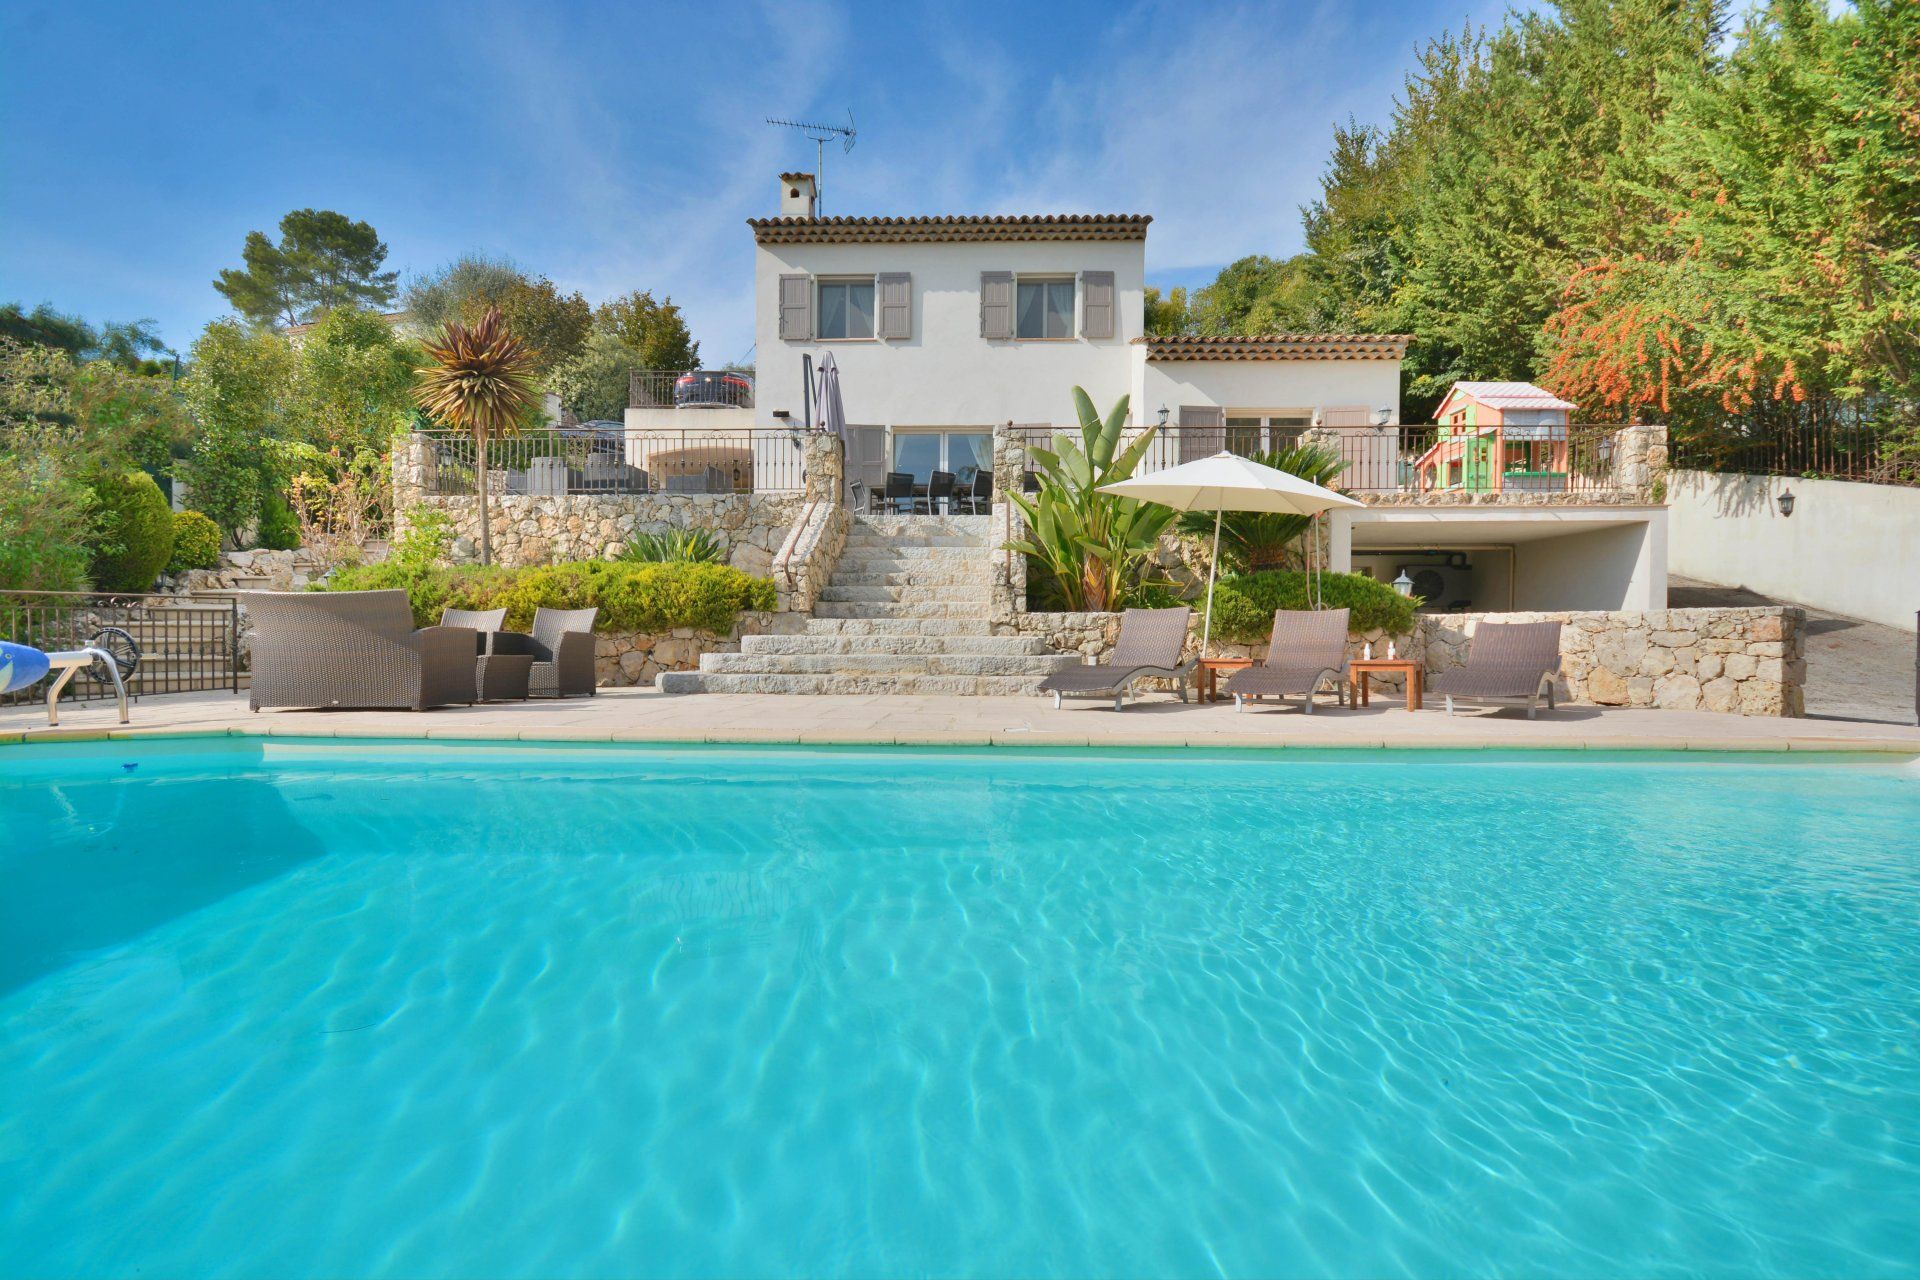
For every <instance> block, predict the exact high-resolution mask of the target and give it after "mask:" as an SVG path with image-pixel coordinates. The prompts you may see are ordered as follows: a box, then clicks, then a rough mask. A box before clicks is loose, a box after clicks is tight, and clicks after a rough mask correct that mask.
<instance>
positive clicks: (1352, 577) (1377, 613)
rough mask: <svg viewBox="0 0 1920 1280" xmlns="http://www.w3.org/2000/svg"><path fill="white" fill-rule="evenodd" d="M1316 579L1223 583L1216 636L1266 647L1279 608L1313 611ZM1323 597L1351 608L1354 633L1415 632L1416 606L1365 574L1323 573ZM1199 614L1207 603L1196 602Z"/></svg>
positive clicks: (1271, 575) (1287, 576) (1266, 576)
mask: <svg viewBox="0 0 1920 1280" xmlns="http://www.w3.org/2000/svg"><path fill="white" fill-rule="evenodd" d="M1311 576H1312V575H1310V574H1306V573H1301V572H1299V571H1297V570H1292V569H1276V570H1269V571H1267V572H1265V573H1248V574H1234V575H1231V576H1229V577H1225V578H1222V579H1220V581H1219V582H1218V583H1216V584H1215V586H1214V592H1213V634H1214V635H1215V636H1216V637H1218V638H1219V639H1222V640H1226V641H1228V642H1230V643H1233V644H1265V643H1266V642H1267V640H1269V639H1270V638H1271V637H1272V635H1273V613H1274V610H1276V609H1307V608H1311V607H1312V606H1311V604H1310V603H1309V601H1308V595H1307V593H1308V590H1309V581H1308V580H1309V578H1310V577H1311ZM1320 592H1321V596H1322V598H1323V600H1324V601H1325V603H1326V606H1327V607H1328V608H1330V609H1351V610H1352V611H1353V616H1352V617H1350V618H1349V619H1348V620H1347V625H1348V626H1349V627H1351V628H1352V629H1353V630H1354V631H1385V632H1387V633H1388V634H1389V635H1406V634H1407V633H1408V632H1410V631H1412V630H1413V606H1414V602H1413V601H1412V600H1411V599H1409V598H1408V597H1406V596H1403V595H1401V594H1400V593H1399V592H1398V591H1395V590H1394V589H1393V588H1392V587H1390V586H1388V585H1387V584H1386V583H1384V582H1377V581H1375V580H1374V579H1372V578H1370V577H1368V576H1367V575H1366V574H1364V573H1323V574H1321V575H1320ZM1194 607H1195V608H1196V609H1199V608H1204V607H1205V602H1204V601H1196V602H1195V606H1194Z"/></svg>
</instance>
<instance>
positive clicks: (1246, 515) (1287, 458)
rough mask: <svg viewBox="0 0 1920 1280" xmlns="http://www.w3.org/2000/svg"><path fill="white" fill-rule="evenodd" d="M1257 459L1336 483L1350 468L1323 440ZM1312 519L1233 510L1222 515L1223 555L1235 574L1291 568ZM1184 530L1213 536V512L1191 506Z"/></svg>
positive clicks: (1182, 523) (1255, 458) (1316, 480)
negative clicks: (1293, 549) (1294, 549)
mask: <svg viewBox="0 0 1920 1280" xmlns="http://www.w3.org/2000/svg"><path fill="white" fill-rule="evenodd" d="M1252 457H1253V461H1255V462H1258V463H1260V464H1262V465H1263V466H1269V467H1272V468H1273V469H1274V470H1275V471H1284V472H1286V473H1287V474H1288V475H1294V476H1299V477H1300V478H1301V479H1302V480H1311V481H1312V482H1313V483H1315V484H1317V485H1323V486H1325V487H1326V488H1329V489H1331V488H1333V482H1334V480H1335V479H1336V478H1338V476H1339V475H1340V473H1341V472H1342V471H1344V470H1346V468H1347V464H1346V463H1345V462H1343V461H1341V458H1340V454H1339V453H1338V451H1336V450H1334V449H1331V448H1329V447H1327V446H1326V445H1320V444H1300V445H1294V446H1293V447H1291V448H1287V449H1272V450H1269V451H1268V452H1266V453H1256V454H1254V455H1252ZM1312 523H1313V517H1311V516H1292V515H1282V514H1279V513H1277V512H1268V511H1229V512H1226V513H1225V514H1224V515H1222V516H1221V518H1220V559H1221V561H1222V563H1223V565H1224V566H1225V567H1226V568H1227V569H1229V570H1231V571H1232V572H1235V573H1259V572H1260V571H1261V570H1263V569H1284V568H1286V560H1287V548H1288V547H1290V546H1291V545H1293V543H1294V541H1295V540H1296V539H1297V538H1299V536H1300V535H1301V534H1303V533H1305V532H1306V531H1307V526H1308V525H1310V524H1312ZM1180 532H1181V533H1184V534H1187V535H1189V536H1191V537H1196V538H1211V537H1212V536H1213V512H1211V511H1189V512H1185V513H1184V514H1182V515H1181V517H1180Z"/></svg>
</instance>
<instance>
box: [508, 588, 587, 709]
mask: <svg viewBox="0 0 1920 1280" xmlns="http://www.w3.org/2000/svg"><path fill="white" fill-rule="evenodd" d="M599 612H600V611H599V610H598V609H536V610H535V611H534V614H533V634H532V635H525V634H523V633H521V632H518V631H503V632H501V633H500V634H499V635H497V636H495V637H494V641H493V643H494V648H493V651H494V652H495V653H528V654H532V655H533V674H532V675H531V677H529V679H528V681H527V692H528V693H529V694H531V695H532V696H534V697H536V698H564V697H567V696H568V695H569V694H575V693H584V694H586V695H587V696H588V697H592V696H593V695H594V693H595V691H596V688H595V683H594V676H593V619H594V616H595V615H596V614H598V613H599Z"/></svg>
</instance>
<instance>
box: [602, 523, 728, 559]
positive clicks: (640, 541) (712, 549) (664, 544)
mask: <svg viewBox="0 0 1920 1280" xmlns="http://www.w3.org/2000/svg"><path fill="white" fill-rule="evenodd" d="M616 558H617V559H618V560H620V561H622V562H623V563H626V564H725V563H726V562H727V544H726V543H724V542H722V541H720V539H718V538H716V537H714V536H713V534H711V533H709V532H708V531H707V530H705V529H680V528H674V529H668V530H667V531H666V532H665V533H636V534H634V535H633V538H632V539H631V540H630V541H629V542H628V543H627V545H626V547H625V548H623V549H622V550H621V552H620V554H619V556H617V557H616Z"/></svg>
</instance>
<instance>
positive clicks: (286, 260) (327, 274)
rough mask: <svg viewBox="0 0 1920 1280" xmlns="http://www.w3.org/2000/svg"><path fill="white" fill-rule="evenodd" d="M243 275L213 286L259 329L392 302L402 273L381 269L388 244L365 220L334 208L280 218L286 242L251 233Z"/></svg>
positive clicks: (227, 274) (232, 273)
mask: <svg viewBox="0 0 1920 1280" xmlns="http://www.w3.org/2000/svg"><path fill="white" fill-rule="evenodd" d="M241 256H242V257H243V258H244V259H245V261H246V267H245V268H244V269H243V270H227V271H222V272H221V273H220V277H219V278H218V279H217V280H215V281H214V282H213V287H214V288H215V289H217V290H219V292H220V293H221V294H222V295H224V296H225V297H226V299H227V301H228V302H230V303H232V304H233V309H234V310H235V311H238V312H239V313H240V314H241V315H243V316H245V317H246V318H247V319H249V320H251V321H253V322H254V323H255V324H258V325H279V324H299V323H301V322H303V321H306V320H311V319H312V318H313V317H314V316H316V315H318V314H319V313H321V312H322V311H329V310H332V309H333V308H335V307H354V308H366V307H371V308H379V307H384V306H386V305H388V304H389V303H391V302H392V301H393V296H394V282H395V280H396V279H398V273H397V272H392V271H382V270H380V267H381V264H382V263H384V262H385V261H386V259H387V246H386V245H385V244H384V243H383V242H382V241H381V239H380V236H379V233H378V232H376V231H375V230H374V229H373V228H372V226H370V225H369V224H367V223H365V222H355V221H354V220H353V219H351V218H349V217H347V216H346V215H345V214H342V213H335V212H334V211H333V210H331V209H295V210H294V211H293V212H292V213H289V214H288V215H287V216H286V217H284V218H282V219H280V243H278V244H275V243H274V242H273V241H272V240H269V239H268V238H267V236H266V233H265V232H262V231H250V232H248V233H247V241H246V246H245V248H244V249H242V250H241Z"/></svg>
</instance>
